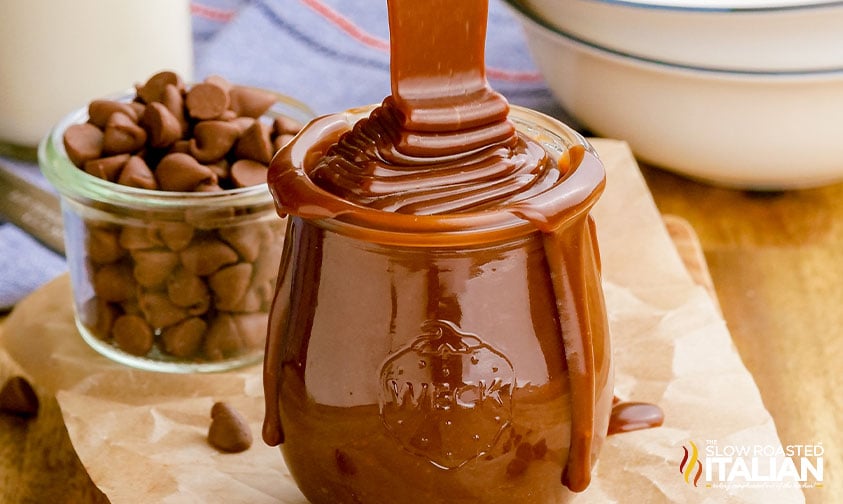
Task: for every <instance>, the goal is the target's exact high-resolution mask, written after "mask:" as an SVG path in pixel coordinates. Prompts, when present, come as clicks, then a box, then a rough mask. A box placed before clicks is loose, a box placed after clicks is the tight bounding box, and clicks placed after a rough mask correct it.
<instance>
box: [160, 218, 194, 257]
mask: <svg viewBox="0 0 843 504" xmlns="http://www.w3.org/2000/svg"><path fill="white" fill-rule="evenodd" d="M193 233H194V229H193V226H191V225H190V224H187V223H185V222H162V223H161V224H159V226H158V234H159V235H160V236H161V239H162V240H163V241H164V243H165V244H166V245H167V247H169V249H170V250H175V251H179V250H183V249H184V248H185V247H187V246H188V244H190V240H192V239H193Z"/></svg>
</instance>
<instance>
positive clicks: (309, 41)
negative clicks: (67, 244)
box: [0, 0, 565, 310]
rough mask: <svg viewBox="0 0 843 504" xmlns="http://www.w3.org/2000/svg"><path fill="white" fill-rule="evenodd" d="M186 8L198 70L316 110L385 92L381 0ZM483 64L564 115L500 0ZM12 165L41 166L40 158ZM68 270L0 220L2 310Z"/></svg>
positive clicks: (497, 80) (499, 81)
mask: <svg viewBox="0 0 843 504" xmlns="http://www.w3.org/2000/svg"><path fill="white" fill-rule="evenodd" d="M191 8H192V14H193V33H194V51H195V72H194V78H195V79H197V80H201V79H203V78H205V77H207V76H209V75H221V76H223V77H225V78H227V79H228V80H230V81H232V82H237V83H240V84H249V85H254V86H260V87H264V88H268V89H273V90H276V91H278V92H280V93H283V94H287V95H290V96H292V97H294V98H297V99H298V100H299V101H302V102H304V103H306V104H307V105H309V106H310V108H311V109H313V110H314V111H315V112H316V113H317V114H325V113H330V112H335V111H338V110H345V109H347V108H351V107H356V106H360V105H367V104H373V103H380V102H381V101H382V100H383V98H384V97H385V96H387V95H388V94H389V93H390V88H389V85H390V84H389V83H390V79H389V26H388V24H387V8H386V0H379V1H375V0H195V1H194V2H192V4H191ZM486 65H487V75H488V78H489V81H490V83H491V84H492V86H493V87H494V88H495V89H496V90H498V91H500V92H501V93H503V94H504V95H505V96H506V97H507V98H508V99H509V101H510V102H511V103H514V104H517V105H524V106H527V107H530V108H533V109H536V110H540V111H542V112H545V113H548V114H550V115H554V116H557V117H560V118H562V119H565V117H564V116H563V112H562V110H561V108H560V107H559V106H558V105H557V104H556V103H555V102H554V100H553V98H552V96H551V94H550V92H549V91H548V89H547V87H546V85H545V83H544V81H543V80H542V78H541V76H540V75H539V73H538V72H537V70H536V68H535V66H534V65H533V62H532V60H531V58H530V55H529V52H528V49H527V46H526V43H525V39H524V35H523V33H522V32H521V27H520V25H519V24H518V22H517V21H516V19H515V18H514V17H513V16H512V14H511V13H510V11H509V10H508V7H506V6H505V5H504V3H503V2H502V0H490V2H489V29H488V35H487V49H486ZM19 165H20V166H21V168H20V169H21V171H22V172H23V175H25V176H28V177H30V176H32V173H35V174H36V175H35V176H38V169H37V166H35V165H31V166H24V164H19ZM0 197H2V196H0ZM65 270H66V266H65V264H64V259H63V258H62V257H61V256H59V255H56V254H55V253H53V252H51V251H49V250H48V249H46V248H44V247H43V246H42V245H40V244H39V243H38V242H36V241H35V240H33V239H32V238H31V237H29V236H28V235H26V234H25V233H23V232H22V231H20V230H19V229H17V228H16V227H15V226H13V225H12V224H8V223H6V224H0V310H3V309H7V308H9V307H11V306H13V305H14V304H15V303H16V302H17V301H18V300H20V299H21V298H22V297H23V296H25V295H27V294H28V293H29V292H31V291H32V290H34V289H36V288H38V287H39V286H41V285H42V284H44V283H45V282H47V281H49V280H50V279H52V278H54V277H55V276H56V275H58V274H61V273H62V272H64V271H65Z"/></svg>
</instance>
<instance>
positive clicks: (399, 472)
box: [264, 106, 613, 504]
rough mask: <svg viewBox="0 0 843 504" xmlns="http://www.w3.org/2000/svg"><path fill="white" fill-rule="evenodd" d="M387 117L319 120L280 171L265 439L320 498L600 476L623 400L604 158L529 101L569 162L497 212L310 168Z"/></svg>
mask: <svg viewBox="0 0 843 504" xmlns="http://www.w3.org/2000/svg"><path fill="white" fill-rule="evenodd" d="M370 110H371V109H358V110H352V111H349V112H346V113H345V114H335V115H333V116H326V117H323V118H320V119H317V120H315V121H313V122H312V123H311V124H309V125H308V126H307V127H306V128H305V129H304V130H303V131H302V132H301V133H300V134H299V135H298V136H297V137H296V139H294V140H293V141H292V142H291V143H290V144H288V146H287V147H286V148H285V149H283V150H282V151H280V152H279V154H278V155H276V158H275V160H274V161H273V165H272V167H271V169H270V177H269V178H270V180H269V183H270V189H271V190H272V191H273V193H274V195H275V197H276V204H277V205H278V207H279V212H281V213H282V214H284V215H288V216H289V218H288V224H287V232H286V238H285V242H284V243H285V245H284V251H283V255H282V260H281V266H280V269H279V278H278V281H277V283H276V294H275V299H274V302H273V306H272V309H271V314H270V322H269V333H268V341H267V351H266V354H265V357H264V386H265V392H266V407H267V411H266V414H267V416H266V420H265V423H264V439H265V440H266V442H267V443H269V444H270V445H277V444H281V452H282V454H283V457H284V459H285V461H286V464H287V467H288V468H289V470H290V472H291V474H292V475H293V477H294V479H295V480H296V483H297V484H298V486H299V488H300V489H301V490H302V492H303V493H304V494H305V496H306V497H307V498H308V499H309V500H310V501H311V502H314V503H322V502H326V503H327V502H365V503H370V502H372V503H376V502H402V503H416V502H418V503H426V504H430V503H450V504H453V503H461V502H465V503H468V502H484V503H511V502H523V503H533V502H534V503H551V502H552V503H556V502H564V501H566V500H567V499H568V498H569V497H570V496H571V495H573V493H572V491H571V490H574V491H581V490H583V489H584V488H585V487H586V486H587V485H588V482H589V478H590V473H591V468H592V466H593V464H594V462H595V461H596V458H597V455H598V453H599V451H600V447H601V445H602V443H603V441H604V438H605V436H606V431H607V428H608V421H609V415H610V409H611V404H612V388H613V372H612V360H611V348H610V337H609V332H608V327H607V321H606V312H605V305H604V301H603V293H602V286H601V276H600V259H599V251H598V247H597V242H596V235H595V227H594V222H593V220H592V218H591V217H590V215H589V211H590V209H591V207H592V206H593V205H594V203H595V202H596V200H597V199H598V197H599V196H600V194H601V193H602V190H603V187H604V183H605V172H604V170H603V166H602V164H601V162H600V160H599V158H598V157H597V155H596V154H595V152H594V151H593V149H592V148H591V146H590V145H589V144H588V143H587V141H586V140H585V139H584V138H583V137H582V136H580V135H579V134H577V133H576V132H575V131H573V130H572V129H570V128H568V127H567V126H565V125H564V124H562V123H560V122H558V121H556V120H555V119H553V118H550V117H548V116H545V115H543V114H541V113H539V112H536V111H532V110H528V109H524V108H520V107H515V106H513V107H511V108H510V112H509V119H510V120H511V121H512V122H513V123H514V125H515V127H516V129H517V131H518V132H519V134H521V135H524V136H526V137H529V138H531V139H533V140H534V141H535V142H537V143H538V144H539V145H541V146H542V148H543V149H544V150H545V151H546V152H547V154H548V156H549V157H550V159H551V160H552V162H553V163H557V164H558V166H559V167H560V171H562V172H563V173H565V175H564V177H563V178H562V180H561V181H560V182H559V183H558V184H556V185H555V186H554V187H553V188H552V189H550V190H548V191H545V192H543V193H542V194H540V195H538V196H536V197H535V198H533V199H532V200H530V201H526V202H523V203H524V204H516V205H514V206H512V207H508V208H504V209H495V210H489V211H477V212H466V213H453V214H444V215H407V214H400V213H390V212H385V211H381V210H375V209H371V208H366V207H363V206H359V205H354V204H352V203H349V202H347V201H344V200H342V199H341V198H338V197H336V196H333V195H331V194H329V193H327V192H325V191H323V190H321V189H320V188H319V187H317V186H315V185H314V184H313V183H312V181H311V180H310V179H309V178H308V169H309V167H311V166H312V165H313V163H314V162H315V160H316V159H318V158H319V157H320V156H321V155H322V154H324V149H325V148H327V146H328V145H330V144H332V143H333V141H335V140H336V139H337V138H338V137H339V135H341V134H342V133H343V132H345V131H348V130H349V129H350V128H352V126H353V125H354V124H355V123H356V122H357V121H358V120H360V119H361V118H363V117H365V116H366V115H367V114H368V113H369V112H370ZM279 195H283V196H282V198H283V199H284V200H285V201H286V202H289V201H293V200H296V202H297V203H296V204H295V205H292V206H291V205H289V204H286V203H284V204H282V203H279ZM293 206H294V207H295V208H293ZM551 213H552V214H553V215H554V216H555V217H554V218H553V219H546V218H545V217H546V216H547V215H548V214H551ZM566 487H567V488H566Z"/></svg>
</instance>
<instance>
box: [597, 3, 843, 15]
mask: <svg viewBox="0 0 843 504" xmlns="http://www.w3.org/2000/svg"><path fill="white" fill-rule="evenodd" d="M590 1H594V2H595V3H605V4H614V5H622V6H625V7H638V8H642V9H660V10H679V11H689V12H693V11H697V12H735V13H741V12H762V11H785V10H788V11H789V10H799V9H815V8H822V7H832V6H843V1H839V0H802V1H795V0H754V1H752V2H750V3H752V4H753V5H747V0H743V3H742V4H738V3H737V2H736V1H735V0H645V1H642V0H590Z"/></svg>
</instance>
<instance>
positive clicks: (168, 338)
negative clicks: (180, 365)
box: [161, 317, 208, 358]
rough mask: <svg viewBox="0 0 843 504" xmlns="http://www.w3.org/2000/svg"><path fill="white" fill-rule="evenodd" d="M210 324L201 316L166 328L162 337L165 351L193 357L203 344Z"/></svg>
mask: <svg viewBox="0 0 843 504" xmlns="http://www.w3.org/2000/svg"><path fill="white" fill-rule="evenodd" d="M207 328H208V324H206V323H205V321H204V320H202V319H201V318H199V317H191V318H189V319H186V320H183V321H181V322H179V323H178V324H175V325H173V326H170V327H168V328H166V329H164V331H163V333H162V334H161V339H162V341H163V343H164V351H165V352H167V353H168V354H170V355H174V356H176V357H182V358H187V357H193V356H194V355H195V354H196V352H198V351H199V348H200V347H201V346H202V338H203V337H204V336H205V330H206V329H207Z"/></svg>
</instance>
